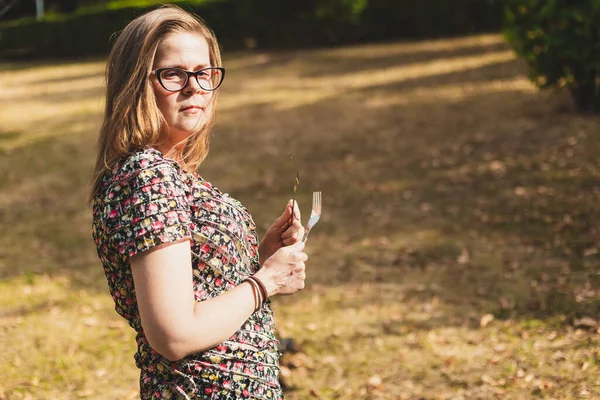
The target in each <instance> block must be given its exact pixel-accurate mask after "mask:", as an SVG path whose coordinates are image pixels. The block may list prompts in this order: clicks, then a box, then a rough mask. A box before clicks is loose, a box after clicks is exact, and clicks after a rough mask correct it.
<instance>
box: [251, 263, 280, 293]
mask: <svg viewBox="0 0 600 400" xmlns="http://www.w3.org/2000/svg"><path fill="white" fill-rule="evenodd" d="M253 277H254V278H255V279H256V280H258V281H259V282H260V284H262V286H263V289H264V290H265V292H266V297H267V298H269V297H271V296H275V295H276V294H277V293H278V292H279V286H277V285H276V284H275V283H274V282H273V280H272V279H269V274H268V273H267V271H265V270H263V269H260V270H259V271H258V272H257V273H255V274H254V275H253ZM257 284H258V282H257Z"/></svg>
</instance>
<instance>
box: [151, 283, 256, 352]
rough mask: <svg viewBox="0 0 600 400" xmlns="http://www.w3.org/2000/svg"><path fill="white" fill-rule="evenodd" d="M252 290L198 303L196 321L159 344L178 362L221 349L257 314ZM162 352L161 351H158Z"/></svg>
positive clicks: (238, 290)
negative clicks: (224, 343)
mask: <svg viewBox="0 0 600 400" xmlns="http://www.w3.org/2000/svg"><path fill="white" fill-rule="evenodd" d="M254 307H255V302H254V295H253V290H252V286H251V285H250V284H249V283H242V284H241V285H239V286H238V287H236V288H234V289H232V290H229V291H227V292H225V293H223V294H221V295H220V296H217V297H214V298H212V299H209V300H205V301H202V302H195V303H194V307H193V310H192V317H191V318H189V319H185V320H184V321H182V323H181V324H179V325H178V327H177V330H176V332H171V333H170V334H168V335H164V336H163V340H161V342H163V343H160V344H159V343H157V344H158V345H159V347H160V348H161V349H162V350H163V352H162V353H161V354H162V355H163V356H165V357H166V358H168V359H169V360H178V359H181V358H183V357H185V356H187V355H189V354H192V353H197V352H201V351H204V350H207V349H210V348H211V347H214V346H216V345H218V344H219V343H221V342H223V341H224V340H226V339H228V338H229V337H231V335H233V334H234V333H235V332H236V331H237V330H239V329H240V327H241V326H242V325H243V324H244V322H245V321H246V320H247V319H248V317H249V316H250V315H251V314H252V312H254ZM157 351H159V352H160V350H158V349H157Z"/></svg>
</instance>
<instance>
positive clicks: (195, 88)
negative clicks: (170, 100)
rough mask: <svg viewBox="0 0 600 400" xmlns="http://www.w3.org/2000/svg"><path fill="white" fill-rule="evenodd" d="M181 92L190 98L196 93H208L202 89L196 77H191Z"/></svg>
mask: <svg viewBox="0 0 600 400" xmlns="http://www.w3.org/2000/svg"><path fill="white" fill-rule="evenodd" d="M181 91H182V92H183V93H184V94H186V95H188V96H191V95H193V94H194V93H203V94H206V93H208V90H204V89H202V87H200V85H199V84H198V80H197V79H196V78H195V77H194V76H190V77H189V79H188V81H187V83H186V85H185V86H184V88H183V89H182V90H181Z"/></svg>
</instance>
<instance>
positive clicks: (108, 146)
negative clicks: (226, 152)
mask: <svg viewBox="0 0 600 400" xmlns="http://www.w3.org/2000/svg"><path fill="white" fill-rule="evenodd" d="M180 32H184V33H195V34H198V35H200V36H202V37H204V39H205V40H206V41H207V43H208V49H209V56H210V62H211V65H212V66H213V67H220V66H221V54H220V51H219V45H218V43H217V40H216V38H215V35H214V33H213V32H212V30H211V29H210V28H209V27H208V26H207V25H206V24H205V23H204V21H202V20H201V19H200V18H199V17H198V16H196V15H192V14H190V13H188V12H186V11H184V10H182V9H181V8H179V7H177V6H174V5H166V6H162V7H160V8H158V9H155V10H152V11H150V12H148V13H146V14H143V15H141V16H139V17H138V18H136V19H134V20H133V21H131V22H130V23H129V24H128V25H127V26H126V27H125V29H124V30H123V31H122V32H121V33H120V34H119V36H118V38H117V40H116V41H115V43H114V45H113V47H112V49H111V51H110V54H109V56H108V62H107V65H106V106H105V111H104V121H103V123H102V127H101V128H100V135H99V137H98V149H97V151H98V153H97V157H96V165H95V168H94V176H93V186H92V191H91V193H90V201H93V199H94V197H96V196H97V195H98V194H99V193H100V191H101V189H102V179H103V176H104V174H105V173H106V172H107V171H110V170H112V169H113V168H114V167H115V165H116V164H117V163H118V162H119V161H120V160H123V159H125V158H127V157H128V156H130V155H131V154H132V153H134V152H135V151H137V150H140V149H143V148H145V147H147V146H155V145H157V144H159V143H161V142H162V141H164V140H166V139H167V138H168V128H167V125H166V122H165V119H164V117H163V115H162V113H161V112H160V110H159V109H158V107H157V105H156V99H155V96H154V91H153V89H152V86H151V84H150V81H149V76H150V73H151V70H152V66H153V64H154V58H155V55H156V49H157V48H158V45H159V44H160V42H161V41H162V40H163V39H165V38H166V37H167V36H168V35H170V34H172V33H180ZM217 92H218V90H217V91H215V92H214V93H213V97H212V106H211V107H210V114H209V117H208V121H207V122H206V123H205V124H202V126H199V128H198V129H197V131H196V132H193V133H192V134H191V135H190V136H189V137H188V138H187V139H185V140H184V141H183V142H181V143H179V145H178V146H176V147H177V148H178V149H179V150H178V151H180V154H178V155H177V157H178V159H179V161H180V162H181V163H182V164H183V167H184V168H185V169H187V170H190V171H194V170H196V169H197V168H198V167H199V166H200V164H201V163H202V161H203V160H204V159H205V158H206V156H207V155H208V147H209V139H210V130H211V128H212V125H213V123H214V120H215V109H216V107H215V106H216V96H217Z"/></svg>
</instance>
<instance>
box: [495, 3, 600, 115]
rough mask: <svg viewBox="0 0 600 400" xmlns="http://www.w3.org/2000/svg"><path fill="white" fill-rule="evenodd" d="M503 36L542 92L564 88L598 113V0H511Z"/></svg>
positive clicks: (586, 109) (579, 104)
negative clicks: (543, 89)
mask: <svg viewBox="0 0 600 400" xmlns="http://www.w3.org/2000/svg"><path fill="white" fill-rule="evenodd" d="M505 7H506V22H505V28H504V32H505V35H506V38H507V40H508V42H509V43H510V44H511V45H512V46H513V48H514V49H515V51H516V53H517V54H518V55H519V56H520V57H521V58H523V59H524V60H525V61H526V62H527V65H528V66H529V77H530V79H531V80H532V81H533V82H534V83H535V84H537V85H538V86H539V87H540V88H550V87H556V86H559V87H566V88H568V89H569V91H570V92H571V94H572V96H573V100H574V101H575V104H576V106H577V108H578V109H579V110H580V111H582V112H592V113H597V114H600V0H579V1H577V2H572V1H570V0H518V1H517V0H510V1H507V3H506V5H505Z"/></svg>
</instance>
